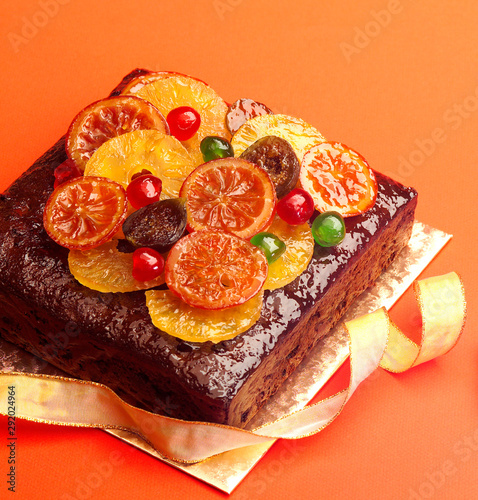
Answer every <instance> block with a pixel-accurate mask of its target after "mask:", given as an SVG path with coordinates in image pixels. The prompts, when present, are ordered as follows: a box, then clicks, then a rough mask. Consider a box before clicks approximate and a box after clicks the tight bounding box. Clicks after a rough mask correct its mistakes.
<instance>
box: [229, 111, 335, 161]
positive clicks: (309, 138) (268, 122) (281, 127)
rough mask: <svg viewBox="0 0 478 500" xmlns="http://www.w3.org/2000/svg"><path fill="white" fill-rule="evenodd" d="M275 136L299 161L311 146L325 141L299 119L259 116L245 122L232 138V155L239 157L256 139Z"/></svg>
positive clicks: (283, 116) (318, 133) (319, 134)
mask: <svg viewBox="0 0 478 500" xmlns="http://www.w3.org/2000/svg"><path fill="white" fill-rule="evenodd" d="M268 135H275V136H277V137H280V138H282V139H285V140H286V141H287V142H288V143H289V144H290V145H291V146H292V149H293V150H294V152H295V154H296V155H297V158H298V159H299V161H302V157H303V156H304V154H305V152H306V151H308V150H309V149H310V148H311V147H312V146H314V145H316V144H318V143H320V142H323V141H325V138H324V136H323V135H322V134H321V133H320V132H319V131H318V130H317V129H316V128H314V127H313V126H312V125H309V124H308V123H306V122H305V121H304V120H301V119H300V118H294V117H293V116H287V115H261V116H256V117H255V118H251V119H250V120H247V121H246V123H244V125H242V126H241V127H240V128H239V130H238V131H237V132H236V133H235V134H234V135H233V136H232V140H231V144H232V147H233V148H234V155H235V156H240V155H241V154H242V153H243V152H244V151H245V150H246V149H247V148H248V147H249V146H251V145H252V144H254V143H255V142H256V141H257V140H258V139H261V138H262V137H266V136H268Z"/></svg>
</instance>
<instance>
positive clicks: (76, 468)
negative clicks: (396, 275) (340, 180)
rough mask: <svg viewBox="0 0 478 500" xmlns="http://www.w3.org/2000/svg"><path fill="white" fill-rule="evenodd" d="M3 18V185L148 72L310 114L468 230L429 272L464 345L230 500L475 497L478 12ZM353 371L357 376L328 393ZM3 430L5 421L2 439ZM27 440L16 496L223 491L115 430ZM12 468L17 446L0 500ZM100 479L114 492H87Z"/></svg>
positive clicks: (62, 0)
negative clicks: (120, 86) (461, 314)
mask: <svg viewBox="0 0 478 500" xmlns="http://www.w3.org/2000/svg"><path fill="white" fill-rule="evenodd" d="M4 3H5V2H4ZM2 7H3V8H2V16H1V18H0V27H1V29H0V34H1V41H0V54H1V58H0V60H1V65H2V71H1V72H0V88H1V93H0V103H1V106H0V109H1V113H2V119H1V120H0V152H1V167H0V188H1V189H4V188H5V187H7V185H8V184H9V183H10V182H11V181H13V180H14V179H15V178H16V177H17V176H18V175H19V174H20V173H21V172H22V171H24V170H25V169H26V168H27V167H28V166H29V165H30V164H31V163H32V162H33V161H34V160H35V159H36V158H37V157H38V156H40V155H41V154H42V153H43V152H44V151H45V150H46V149H47V148H48V147H49V146H50V145H52V144H53V143H54V142H55V141H56V140H57V138H58V137H60V136H61V135H62V134H63V133H64V132H65V130H66V128H67V126H68V125H69V123H70V121H71V119H72V118H73V116H74V115H75V114H76V113H77V112H78V111H79V110H80V109H81V108H83V107H84V106H85V105H87V104H88V103H90V102H92V101H94V100H96V99H99V98H101V97H103V96H105V94H106V93H108V92H109V91H110V89H111V88H112V87H113V86H114V85H115V84H116V83H117V82H118V81H119V80H120V78H121V77H122V76H123V75H124V74H125V73H127V72H129V71H130V70H131V69H133V68H135V67H146V68H150V69H156V70H174V71H179V72H182V73H187V74H190V75H193V76H197V77H199V78H201V79H203V80H205V81H207V82H208V83H209V84H210V85H211V86H212V87H213V88H214V89H216V90H217V91H218V92H219V94H220V95H222V96H223V97H224V99H225V100H226V101H232V100H234V99H236V98H238V97H252V98H255V99H256V100H259V101H261V102H264V103H266V104H268V105H269V106H270V107H271V108H272V109H274V110H275V111H277V112H282V113H287V114H291V115H294V116H298V117H301V118H303V119H305V120H306V121H308V122H310V123H312V124H313V125H315V126H316V127H317V128H318V129H319V130H321V131H322V132H323V134H324V135H325V136H326V137H328V138H330V139H337V140H340V141H342V142H345V143H346V144H348V145H350V146H351V147H353V148H355V149H357V150H359V151H360V152H361V153H362V154H363V155H364V156H365V157H366V158H367V159H368V160H369V162H370V163H371V165H372V166H373V167H374V168H376V169H378V170H382V171H384V172H386V173H388V174H389V175H391V176H393V177H395V178H397V179H399V180H401V181H402V182H404V183H406V184H409V185H413V186H414V187H415V188H416V189H417V190H418V192H419V207H418V211H417V218H418V219H419V220H421V221H423V222H426V223H428V224H430V225H432V226H434V227H437V228H440V229H442V230H444V231H447V232H450V233H453V234H454V239H453V240H452V242H451V243H450V244H449V245H448V246H447V247H446V248H445V249H444V250H443V251H442V253H441V254H440V255H439V256H438V257H437V258H436V259H435V260H434V262H433V263H432V264H431V265H430V266H429V268H428V269H427V270H426V271H425V272H424V273H423V275H424V276H431V275H436V274H444V273H446V272H449V271H451V270H455V271H458V272H459V273H461V275H462V277H463V279H464V281H465V286H466V290H467V298H468V311H469V313H468V323H467V326H466V329H465V332H464V335H463V337H462V339H461V341H460V343H459V344H458V346H457V347H456V348H455V349H454V350H453V351H452V352H451V353H449V354H448V355H446V356H445V357H443V358H441V359H438V360H436V361H433V362H430V363H427V364H426V365H422V366H420V367H418V368H415V369H413V370H411V371H410V372H408V373H406V374H403V375H399V376H394V375H391V374H388V373H385V372H377V373H376V374H375V375H374V376H373V377H372V379H371V380H370V381H369V382H368V383H366V384H365V385H364V387H363V389H361V390H360V391H359V393H358V394H357V395H356V396H355V397H354V398H353V399H352V400H351V402H350V403H349V405H348V406H347V408H346V409H345V411H344V412H343V414H342V415H341V417H340V418H339V419H338V420H337V421H336V422H334V424H333V425H332V426H330V427H329V428H328V429H326V430H325V431H324V432H322V433H321V434H319V435H317V436H314V437H311V438H307V439H304V440H301V441H299V442H279V443H277V444H276V445H275V446H274V447H273V448H272V449H271V451H270V452H269V453H268V454H267V455H266V456H265V457H264V459H263V460H262V461H261V462H260V464H259V465H258V466H257V467H256V468H255V469H254V471H253V472H252V473H251V474H250V475H249V476H248V477H247V478H246V479H245V481H244V482H243V483H242V484H241V485H240V486H239V487H238V488H237V490H236V491H235V492H234V493H233V494H232V498H233V499H245V498H255V497H257V495H259V494H261V495H263V497H264V498H274V499H275V500H279V499H288V498H327V499H336V498H337V499H341V498H354V499H367V500H369V499H383V498H387V499H417V498H434V499H449V498H460V499H461V498H466V499H468V498H470V499H471V498H476V497H477V496H478V484H477V482H476V471H477V469H478V404H477V395H478V384H477V380H478V378H477V362H478V341H477V338H476V335H475V332H476V329H477V322H476V318H475V315H474V312H475V303H476V300H477V295H478V289H477V285H476V280H475V279H476V275H477V258H476V248H477V247H478V238H477V233H476V221H475V217H476V215H477V209H476V176H475V172H474V169H475V168H476V167H475V165H476V163H477V160H478V154H477V148H476V137H478V75H477V72H476V61H477V60H478V57H477V56H478V30H477V29H476V26H477V23H478V5H477V4H476V2H472V1H470V0H468V1H467V0H459V1H456V2H445V1H436V0H423V1H421V2H413V1H412V0H362V1H361V2H317V1H315V0H298V1H296V2H287V1H285V0H283V1H279V0H263V1H261V2H254V1H252V0H207V1H197V0H182V1H175V2H173V1H162V2H151V1H148V0H136V1H135V2H131V1H125V0H116V1H115V2H95V1H93V0H81V1H80V0H24V1H22V2H8V3H5V5H3V6H2ZM409 300H410V297H409V296H407V297H405V298H404V299H403V300H401V301H400V303H399V304H398V305H397V306H396V307H395V308H394V310H393V311H392V316H393V317H394V318H395V319H396V320H397V321H398V322H399V323H402V324H404V323H407V322H410V321H409V317H410V314H409V313H408V306H409ZM346 376H347V369H346V368H344V369H343V370H341V371H340V373H339V374H338V376H336V377H335V378H334V379H333V381H332V382H331V384H329V385H330V386H334V387H338V386H341V385H343V384H344V383H345V380H346ZM328 390H331V387H329V388H328ZM6 426H7V424H6V419H4V418H1V419H0V429H1V430H0V436H3V438H2V439H4V440H6ZM17 433H18V445H17V456H18V467H17V470H18V474H17V497H16V498H22V499H61V500H65V499H70V500H71V499H72V498H77V499H81V498H91V499H93V498H118V499H119V498H196V499H203V498H204V499H209V498H223V497H224V496H225V495H224V494H222V493H219V492H217V491H215V490H214V489H213V488H211V487H209V486H207V485H204V484H202V483H200V482H199V481H196V480H195V479H192V478H190V477H188V476H186V475H184V474H182V473H181V472H178V471H176V470H174V469H172V468H171V467H168V466H167V465H164V464H162V463H160V462H158V461H157V460H154V459H153V458H151V457H149V456H147V455H145V454H143V453H141V452H139V451H137V450H135V449H134V448H132V447H130V446H128V445H126V444H123V443H122V442H120V441H118V440H116V439H115V438H113V437H110V436H108V435H106V434H105V433H103V432H101V431H94V430H72V429H67V428H59V427H50V426H46V425H40V424H34V423H26V422H18V427H17ZM0 448H2V449H5V447H4V446H0ZM6 467H7V464H6V456H5V455H4V452H2V453H1V454H0V476H1V477H3V478H4V479H3V480H2V481H1V482H0V483H1V484H0V497H2V498H7V495H6V494H7V484H6V480H5V477H6V471H7V468H6ZM98 471H99V472H98ZM94 472H98V473H99V474H100V477H101V478H102V479H101V481H98V483H97V485H96V486H95V487H94V488H89V489H85V487H84V485H85V484H86V481H87V479H88V477H90V475H91V474H92V473H94Z"/></svg>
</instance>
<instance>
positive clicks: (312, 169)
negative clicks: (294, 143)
mask: <svg viewBox="0 0 478 500" xmlns="http://www.w3.org/2000/svg"><path fill="white" fill-rule="evenodd" d="M300 184H301V185H302V187H303V188H304V189H305V190H306V191H308V192H309V194H310V195H311V196H312V198H313V199H314V205H315V208H316V209H317V210H318V211H319V212H326V211H329V210H335V211H336V212H339V213H340V215H342V216H343V217H350V216H352V215H358V214H361V213H363V212H365V211H367V210H368V209H369V208H371V207H372V206H373V205H374V203H375V200H376V198H377V181H376V180H375V174H374V173H373V171H372V170H371V168H370V167H369V165H368V163H367V161H366V160H365V158H364V157H363V156H362V155H360V154H359V153H357V152H356V151H354V150H353V149H350V148H348V147H347V146H345V145H344V144H341V143H340V142H323V143H322V144H318V145H317V146H314V147H313V148H311V149H310V151H308V152H307V153H306V154H305V156H304V158H303V160H302V165H301V170H300Z"/></svg>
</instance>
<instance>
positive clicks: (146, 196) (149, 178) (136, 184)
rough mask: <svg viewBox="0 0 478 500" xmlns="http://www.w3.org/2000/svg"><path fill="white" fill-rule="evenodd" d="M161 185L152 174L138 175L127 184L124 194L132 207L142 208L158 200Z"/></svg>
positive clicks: (159, 180)
mask: <svg viewBox="0 0 478 500" xmlns="http://www.w3.org/2000/svg"><path fill="white" fill-rule="evenodd" d="M162 186H163V183H162V182H161V179H160V178H159V177H156V176H154V175H152V174H146V175H140V176H139V177H136V178H134V179H133V180H132V181H131V182H130V183H129V184H128V187H127V188H126V196H127V197H128V201H129V202H130V203H131V205H133V207H134V208H136V209H138V208H142V207H144V206H146V205H149V204H150V203H154V202H155V201H159V196H160V194H161V188H162Z"/></svg>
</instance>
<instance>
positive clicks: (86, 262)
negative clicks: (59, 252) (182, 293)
mask: <svg viewBox="0 0 478 500" xmlns="http://www.w3.org/2000/svg"><path fill="white" fill-rule="evenodd" d="M117 244H118V240H113V241H109V242H107V243H104V244H103V245H101V246H99V247H97V248H93V249H90V250H84V251H80V250H70V253H69V255H68V264H69V266H70V271H71V274H72V275H73V276H74V277H75V279H76V280H77V281H79V282H80V283H81V284H82V285H84V286H87V287H88V288H91V289H93V290H97V291H99V292H103V293H109V292H135V291H137V290H146V289H148V288H153V287H155V286H159V285H162V284H163V283H164V273H162V274H161V275H160V276H158V277H157V278H156V279H154V280H151V281H137V280H136V279H134V278H133V274H132V273H133V254H132V253H123V252H120V251H119V250H118V249H117V248H116V247H117Z"/></svg>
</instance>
